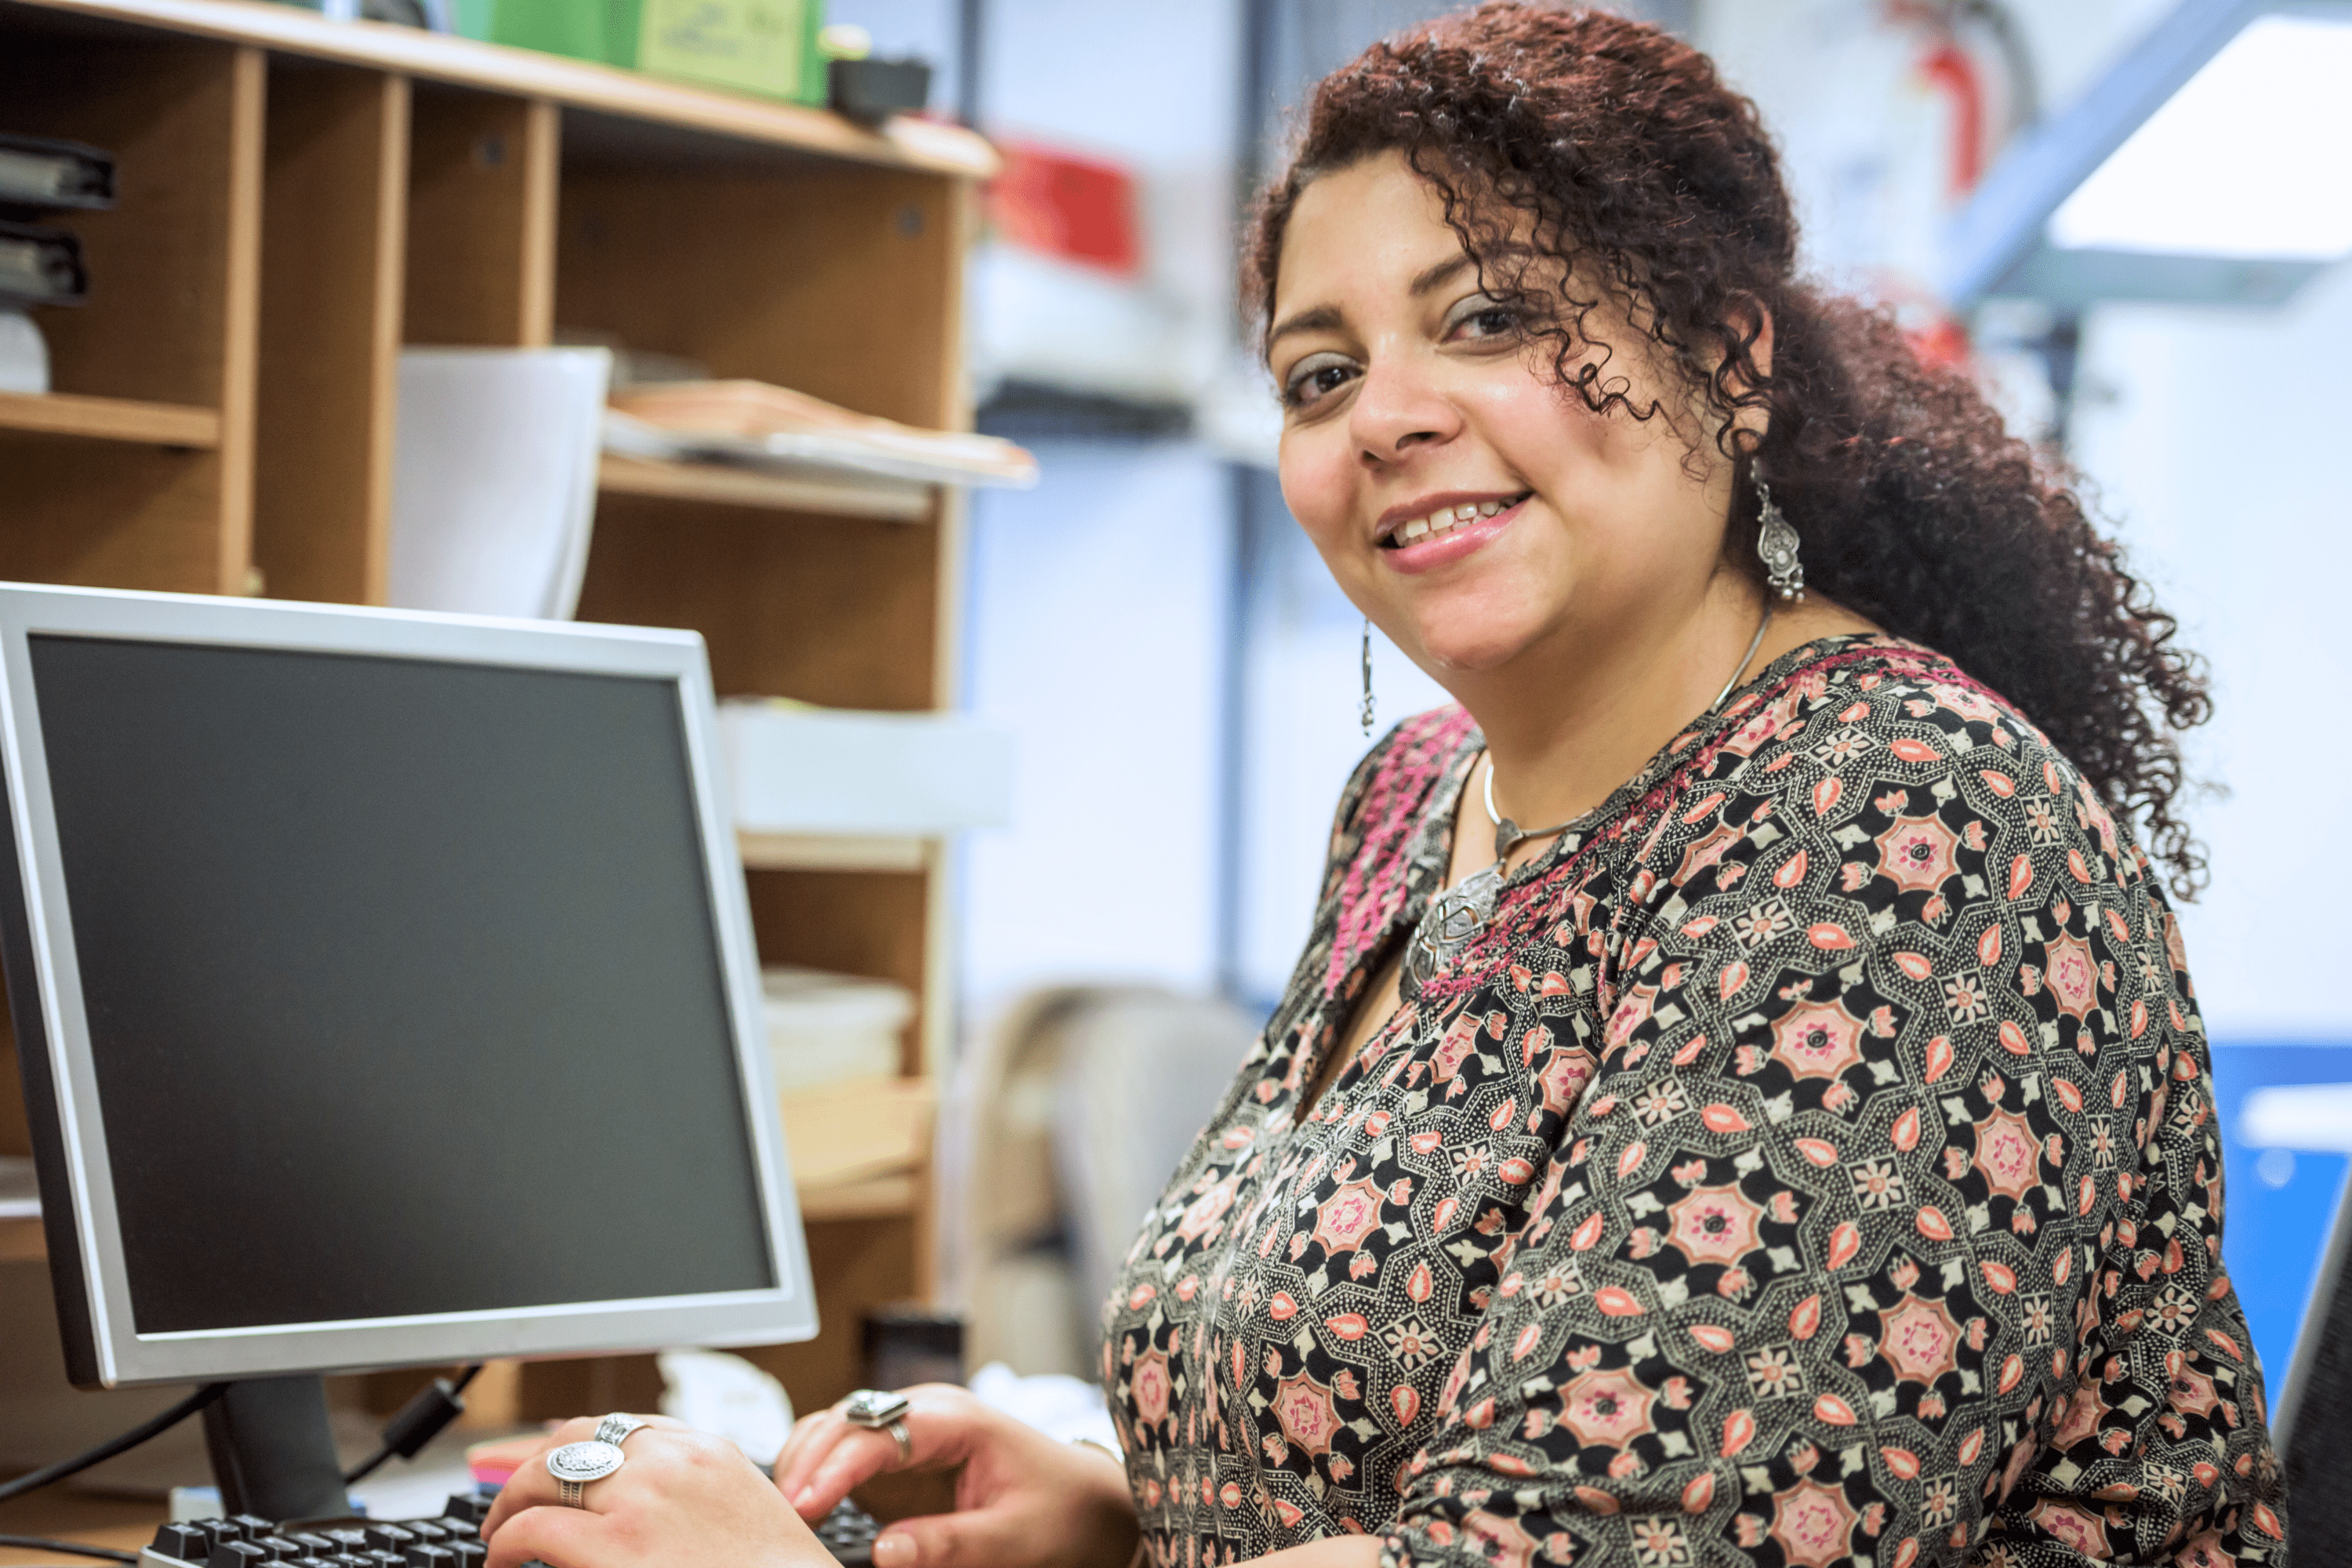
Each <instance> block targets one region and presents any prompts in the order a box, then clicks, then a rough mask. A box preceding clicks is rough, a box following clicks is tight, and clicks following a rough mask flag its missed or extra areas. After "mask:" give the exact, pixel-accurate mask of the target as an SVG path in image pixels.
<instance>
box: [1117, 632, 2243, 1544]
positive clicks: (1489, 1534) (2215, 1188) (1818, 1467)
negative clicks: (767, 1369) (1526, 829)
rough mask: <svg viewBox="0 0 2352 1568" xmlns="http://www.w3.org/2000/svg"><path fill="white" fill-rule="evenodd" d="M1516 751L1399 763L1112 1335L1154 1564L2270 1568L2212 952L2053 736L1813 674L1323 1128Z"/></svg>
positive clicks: (1419, 721)
mask: <svg viewBox="0 0 2352 1568" xmlns="http://www.w3.org/2000/svg"><path fill="white" fill-rule="evenodd" d="M1479 747H1480V740H1479V737H1478V736H1477V734H1476V732H1475V730H1474V729H1473V727H1472V726H1471V724H1470V722H1469V721H1468V719H1467V717H1466V716H1465V715H1464V714H1463V713H1462V712H1461V711H1460V710H1441V711H1438V712H1435V713H1431V714H1424V715H1423V716H1421V717H1419V718H1416V719H1412V720H1409V721H1406V722H1405V723H1404V724H1402V725H1401V726H1399V727H1398V728H1397V730H1395V731H1393V732H1392V733H1391V734H1390V735H1389V736H1388V737H1387V738H1386V739H1385V740H1384V741H1382V742H1381V744H1380V745H1379V746H1378V747H1377V748H1376V749H1375V750H1374V751H1373V752H1372V753H1371V754H1370V756H1368V757H1367V758H1366V759H1365V761H1364V763H1363V764H1362V765H1361V767H1360V768H1359V769H1358V771H1357V773H1356V776H1355V778H1354V779H1353V780H1351V781H1350V783H1349V788H1348V790H1347V793H1346V795H1345V796H1344V797H1343V799H1342V801H1341V805H1340V810H1339V821H1338V826H1337V828H1336V830H1335V834H1334V838H1333V842H1332V849H1331V858H1330V870H1329V873H1328V877H1327V879H1326V881H1325V886H1324V894H1323V899H1322V904H1321V908H1320V910H1318V919H1317V923H1316V927H1315V933H1314V936H1313V938H1312V939H1311V941H1310V942H1309V944H1308V947H1307V952H1306V954H1305V956H1304V957H1303V958H1302V959H1301V961H1300V963H1299V967H1298V971H1297V977H1296V979H1295V980H1294V982H1293V985H1292V989H1291V991H1290V993H1289V994H1288V995H1287V996H1286V998H1285V1000H1284V1002H1283V1004H1282V1005H1281V1007H1280V1008H1279V1010H1278V1011H1277V1012H1276V1015H1275V1016H1274V1018H1273V1020H1272V1022H1271V1023H1270V1024H1269V1025H1268V1026H1267V1029H1266V1032H1265V1037H1263V1039H1262V1040H1261V1041H1260V1042H1259V1044H1258V1046H1257V1047H1256V1049H1255V1051H1254V1052H1253V1053H1252V1055H1251V1056H1250V1057H1249V1058H1248V1059H1247V1060H1246V1061H1245V1062H1244V1066H1243V1068H1242V1070H1241V1073H1240V1076H1239V1077H1238V1079H1236V1080H1235V1082H1234V1087H1233V1089H1232V1090H1231V1091H1230V1092H1229V1094H1228V1095H1227V1097H1226V1099H1225V1100H1224V1102H1223V1105H1222V1106H1221V1107H1220V1108H1219V1110H1218V1111H1217V1113H1216V1115H1215V1116H1214V1118H1213V1120H1212V1121H1211V1122H1210V1124H1209V1126H1208V1127H1207V1129H1206V1130H1205V1131H1203V1132H1202V1135H1201V1138H1200V1141H1199V1142H1198V1143H1197V1144H1196V1145H1195V1146H1194V1148H1193V1150H1192V1153H1191V1154H1190V1155H1189V1156H1188V1157H1187V1159H1186V1160H1185V1163H1184V1164H1183V1165H1182V1167H1181V1169H1180V1170H1179V1172H1178V1173H1177V1174H1176V1176H1175V1178H1174V1179H1173V1181H1172V1182H1171V1184H1170V1185H1169V1187H1168V1190H1167V1192H1166V1193H1165V1194H1163V1196H1162V1198H1161V1200H1160V1204H1159V1205H1158V1207H1157V1208H1156V1209H1155V1211H1154V1212H1153V1214H1152V1215H1150V1218H1149V1219H1148V1220H1147V1222H1146V1225H1145V1226H1144V1229H1143V1233H1142V1235H1141V1236H1140V1237H1139V1238H1138V1239H1137V1242H1136V1245H1135V1247H1134V1250H1133V1252H1132V1253H1131V1255H1130V1256H1129V1260H1128V1264H1127V1269H1126V1273H1125V1276H1124V1278H1123V1279H1121V1281H1120V1283H1119V1285H1118V1289H1117V1290H1116V1291H1115V1293H1114V1294H1113V1296H1112V1298H1111V1300H1109V1302H1108V1303H1107V1305H1106V1308H1105V1312H1104V1320H1103V1322H1104V1329H1105V1336H1104V1346H1103V1367H1102V1370H1103V1375H1104V1381H1105V1384H1106V1386H1107V1387H1108V1389H1109V1390H1110V1393H1111V1400H1112V1408H1113V1410H1114V1412H1115V1414H1116V1415H1117V1416H1118V1421H1119V1423H1120V1426H1121V1428H1122V1432H1123V1436H1125V1439H1126V1447H1127V1453H1128V1464H1129V1474H1130V1477H1131V1479H1132V1480H1133V1482H1134V1486H1135V1490H1136V1495H1137V1498H1138V1500H1139V1507H1140V1509H1141V1511H1142V1520H1143V1527H1144V1532H1145V1539H1146V1541H1147V1542H1148V1543H1149V1545H1150V1550H1151V1552H1152V1554H1153V1556H1154V1557H1155V1558H1156V1560H1157V1561H1158V1562H1159V1563H1160V1564H1162V1565H1163V1568H1178V1565H1180V1564H1181V1568H1200V1565H1202V1564H1203V1563H1233V1562H1239V1561H1244V1560H1246V1559H1249V1558H1254V1557H1257V1556H1261V1555H1263V1554H1265V1553H1266V1552H1271V1551H1276V1550H1279V1549H1281V1548H1283V1547H1286V1546H1291V1545H1297V1544H1299V1543H1301V1542H1307V1541H1311V1540H1315V1539H1318V1538H1320V1537H1323V1536H1327V1535H1330V1534H1334V1533H1338V1532H1341V1531H1359V1532H1369V1533H1371V1534H1374V1535H1378V1536H1381V1537H1382V1538H1383V1539H1384V1540H1385V1542H1386V1552H1385V1557H1386V1560H1387V1561H1388V1562H1390V1563H1446V1564H1454V1565H1459V1568H1470V1565H1472V1564H1497V1565H1502V1568H1532V1565H1533V1564H1536V1563H1559V1564H1565V1563H1588V1564H1596V1565H1597V1564H1602V1563H1607V1564H1621V1563H1622V1564H1627V1565H1632V1568H1685V1565H1690V1564H1702V1563H1707V1564H1713V1563H1725V1564H1729V1563H1740V1564H1746V1563H1764V1564H1779V1565H1785V1568H1831V1565H1833V1564H1842V1563H1850V1564H1855V1565H1858V1568H1859V1565H1864V1564H1867V1565H1868V1568H1910V1565H1912V1564H1914V1563H1962V1562H1969V1563H1996V1564H2002V1565H2004V1568H2011V1565H2013V1568H2028V1565H2032V1568H2041V1565H2043V1564H2060V1563H2065V1564H2078V1563H2084V1562H2085V1561H2090V1562H2131V1563H2182V1564H2204V1563H2281V1562H2283V1561H2284V1523H2283V1521H2282V1517H2281V1515H2282V1513H2283V1506H2282V1503H2281V1500H2280V1492H2279V1483H2278V1473H2277V1465H2276V1462H2275V1459H2274V1458H2273V1453H2272V1449H2271V1447H2270V1443H2269V1440H2268V1437H2267V1436H2266V1433H2265V1427H2264V1414H2263V1391H2262V1374H2261V1371H2260V1369H2259V1368H2258V1367H2257V1366H2256V1364H2255V1363H2254V1359H2253V1355H2252V1345H2251V1342H2250V1341H2249V1339H2248V1337H2247V1333H2246V1327H2245V1322H2244V1320H2243V1318H2242V1315H2241V1313H2240V1311H2239V1309H2238V1304H2237V1300H2236V1297H2235V1295H2234V1294H2233V1293H2232V1291H2231V1288H2230V1283H2229V1280H2228V1279H2227V1277H2226V1275H2225V1274H2224V1273H2223V1272H2222V1269H2221V1263H2220V1253H2221V1245H2220V1244H2221V1212H2220V1211H2221V1189H2220V1176H2221V1155H2220V1145H2219V1142H2218V1133H2217V1129H2216V1126H2215V1121H2214V1114H2213V1107H2212V1100H2211V1096H2210V1086H2209V1083H2208V1071H2209V1068H2208V1059H2207V1053H2206V1047H2205V1042H2204V1038H2203V1035H2202V1032H2201V1027H2200V1023H2199V1020H2198V1016H2197V1012H2196V1006H2195V1003H2194V1002H2193V1000H2192V999H2191V993H2190V989H2189V977H2188V975H2187V973H2185V972H2184V971H2183V969H2182V961H2181V957H2180V947H2179V935H2178V932H2177V931H2176V930H2175V927H2174V923H2173V918H2172V915H2171V913H2170V911H2169V910H2168V908H2167V907H2166V903H2165V900H2164V897H2163V895H2162V893H2161V891H2160V890H2159V889H2158V887H2157V885H2156V882H2155V881H2154V879H2152V877H2151V876H2150V874H2149V870H2148V866H2147V861H2146V860H2145V859H2144V858H2142V857H2141V855H2140V854H2139V852H2138V850H2137V848H2136V847H2134V846H2133V845H2132V844H2131V843H2130V841H2129V838H2128V836H2127V834H2126V831H2125V829H2124V827H2123V826H2122V825H2120V824H2118V823H2117V822H2116V820H2115V819H2114V817H2113V816H2111V815H2110V814H2109V812H2108V811H2107V809H2106V808H2105V805H2102V804H2101V803H2100V802H2099V800H2098V799H2097V798H2096V796H2095V795H2094V794H2093V793H2092V792H2091V791H2090V790H2089V789H2088V788H2087V787H2086V786H2085V785H2084V782H2083V780H2082V778H2081V775H2080V774H2078V773H2076V772H2075V771H2074V769H2073V767H2071V766H2070V765H2069V764H2068V763H2067V762H2066V761H2065V759H2064V758H2063V757H2061V756H2059V755H2058V754H2057V753H2056V752H2054V751H2053V749H2052V748H2051V746H2050V744H2049V742H2047V741H2046V740H2045V739H2044V738H2043V737H2042V735H2041V733H2040V732H2039V731H2036V730H2035V729H2034V728H2033V726H2032V724H2030V723H2029V722H2027V721H2025V720H2024V719H2023V718H2022V717H2021V716H2020V715H2019V714H2018V713H2017V712H2016V711H2015V710H2012V709H2011V708H2010V707H2009V706H2007V705H2006V704H2005V703H2003V702H2001V701H2000V700H1999V699H1997V698H1995V697H1993V696H1991V695H1990V693H1987V692H1986V691H1984V690H1983V689H1981V688H1979V687H1978V686H1976V685H1975V684H1973V683H1972V682H1970V681H1969V679H1968V678H1967V677H1966V676H1964V675H1962V674H1961V673H1960V672H1959V671H1958V670H1957V669H1956V668H1953V667H1952V665H1951V664H1950V663H1949V662H1948V661H1947V660H1945V659H1944V658H1940V657H1939V656H1937V655H1935V654H1933V653H1929V652H1927V651H1926V650H1924V649H1921V648H1917V647H1912V646H1909V645H1907V644H1903V643H1898V642H1894V641H1892V640H1889V639H1885V638H1876V637H1843V638H1835V639H1830V640H1827V641H1824V642H1821V643H1815V644H1813V645H1811V646H1809V647H1805V648H1801V649H1799V650H1797V651H1796V652H1795V653H1792V654H1790V655H1789V656H1788V657H1786V658H1782V659H1780V660H1779V661H1778V662H1776V663H1775V664H1774V665H1773V667H1772V668H1769V670H1767V671H1766V672H1765V673H1764V675H1763V676H1762V677H1761V678H1759V679H1758V680H1757V681H1755V682H1754V683H1753V684H1752V685H1751V686H1749V687H1748V689H1746V690H1745V691H1743V692H1742V693H1741V695H1740V696H1739V697H1738V699H1736V700H1734V701H1733V702H1732V703H1731V704H1730V705H1729V706H1728V707H1727V709H1726V710H1723V711H1721V712H1720V713H1718V714H1716V715H1713V716H1710V717H1709V718H1708V719H1706V721H1702V722H1701V723H1700V724H1698V725H1697V726H1696V727H1694V728H1693V729H1692V730H1691V731H1689V732H1688V733H1685V734H1684V735H1681V736H1679V737H1677V738H1676V739H1675V741H1674V742H1671V743H1670V744H1669V745H1668V746H1667V747H1666V748H1665V749H1664V751H1663V752H1661V753H1660V754H1659V756H1658V757H1657V758H1656V759H1654V761H1653V762H1652V763H1650V765H1649V766H1648V767H1647V768H1645V769H1644V771H1643V773H1641V775H1640V776H1638V777H1637V778H1635V779H1634V780H1633V781H1632V782H1631V783H1629V784H1627V785H1625V786H1624V787H1623V788H1622V790H1620V791H1619V792H1618V793H1617V794H1616V795H1614V796H1613V797H1612V799H1611V800H1610V801H1609V802H1608V803H1607V804H1606V805H1603V806H1602V807H1601V809H1600V810H1599V811H1597V812H1596V813H1594V814H1593V815H1592V816H1590V817H1587V818H1585V819H1583V820H1581V821H1580V823H1579V824H1578V826H1576V828H1575V829H1574V830H1573V831H1571V832H1570V833H1568V834H1566V835H1564V836H1563V837H1561V838H1560V839H1559V842H1558V843H1557V844H1556V845H1555V846H1554V847H1552V849H1551V850H1550V851H1549V853H1548V854H1547V855H1545V856H1544V857H1543V858H1540V859H1539V860H1538V861H1537V862H1535V863H1534V864H1532V865H1530V866H1528V867H1525V868H1522V869H1521V870H1520V871H1519V872H1517V874H1515V875H1514V876H1513V877H1512V878H1511V879H1510V880H1509V882H1508V883H1507V886H1506V889H1505V890H1504V894H1503V898H1502V900H1501V902H1500V904H1499V906H1498V909H1497V913H1496V920H1495V921H1494V923H1493V925H1492V926H1491V927H1490V928H1489V930H1488V931H1487V932H1486V935H1485V936H1484V937H1482V938H1480V939H1477V940H1475V941H1474V942H1472V943H1471V945H1470V946H1469V947H1468V948H1466V949H1465V951H1464V952H1462V953H1460V954H1459V955H1457V957H1456V958H1455V959H1454V962H1453V963H1452V964H1451V965H1450V966H1449V967H1448V968H1446V969H1444V970H1442V971H1440V972H1439V973H1438V975H1437V976H1436V977H1435V979H1434V980H1433V983H1432V984H1430V985H1429V986H1428V987H1426V988H1425V990H1424V992H1423V995H1422V997H1421V999H1420V1001H1419V1002H1418V1003H1417V1004H1409V1005H1406V1006H1405V1007H1403V1008H1402V1010H1401V1011H1400V1012H1399V1013H1398V1015H1397V1016H1396V1017H1395V1018H1394V1019H1393V1020H1391V1023H1390V1024H1389V1025H1388V1026H1386V1027H1385V1028H1383V1029H1382V1030H1381V1032H1380V1033H1379V1034H1378V1035H1377V1036H1375V1037H1373V1038H1372V1039H1371V1040H1370V1042H1369V1043H1368V1044H1367V1045H1366V1046H1365V1047H1363V1048H1362V1050H1361V1051H1360V1052H1359V1053H1358V1055H1357V1056H1356V1057H1355V1058H1354V1059H1353V1060H1351V1061H1349V1062H1348V1063H1347V1064H1346V1065H1345V1066H1344V1067H1343V1068H1341V1070H1340V1072H1339V1077H1338V1078H1337V1079H1335V1080H1334V1081H1333V1083H1332V1085H1331V1088H1330V1089H1329V1090H1328V1092H1327V1093H1326V1094H1325V1096H1324V1097H1323V1099H1322V1100H1321V1102H1320V1103H1319V1104H1318V1105H1316V1106H1315V1107H1313V1109H1312V1110H1309V1111H1307V1113H1305V1114H1304V1115H1302V1114H1301V1113H1300V1109H1299V1105H1300V1099H1301V1095H1302V1090H1303V1088H1304V1086H1305V1085H1306V1084H1307V1083H1309V1082H1311V1081H1312V1078H1313V1075H1314V1072H1315V1069H1316V1068H1317V1065H1318V1058H1319V1057H1320V1056H1321V1054H1322V1053H1324V1052H1326V1051H1328V1050H1329V1049H1331V1048H1333V1042H1334V1041H1335V1040H1336V1039H1337V1038H1338V1037H1339V1036H1340V1034H1341V1032H1342V1031H1343V1030H1344V1029H1345V1028H1346V1026H1347V1024H1348V1022H1349V1016H1350V1014H1351V1013H1352V1011H1353V1010H1354V1008H1355V1007H1356V1005H1357V1004H1358V1002H1359V1001H1360V997H1361V994H1362V993H1363V991H1364V989H1365V987H1366V985H1367V984H1369V982H1370V977H1371V975H1372V973H1374V972H1375V971H1376V970H1377V968H1378V967H1379V965H1380V963H1381V961H1382V960H1383V959H1384V958H1385V957H1386V956H1387V955H1388V954H1389V953H1391V952H1393V951H1394V950H1395V947H1396V944H1397V943H1398V942H1400V941H1401V940H1402V937H1403V935H1404V934H1405V932H1406V931H1408V930H1409V928H1410V925H1411V922H1412V921H1413V920H1414V919H1416V918H1417V917H1418V915H1419V913H1420V911H1421V910H1423V908H1424V907H1425V905H1426V903H1427V900H1429V898H1430V896H1431V895H1432V893H1433V890H1434V889H1437V888H1438V887H1439V885H1440V884H1441V881H1442V879H1443V875H1444V867H1445V865H1446V863H1447V858H1448V855H1449V852H1450V842H1451V831H1452V829H1451V823H1452V820H1453V816H1454V807H1455V805H1456V804H1457V802H1458V801H1459V799H1460V792H1461V790H1462V787H1463V784H1464V782H1465V779H1466V778H1468V777H1469V776H1470V773H1471V769H1472V766H1473V764H1474V763H1475V758H1476V755H1477V752H1478V750H1479Z"/></svg>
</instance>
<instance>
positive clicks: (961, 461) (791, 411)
mask: <svg viewBox="0 0 2352 1568" xmlns="http://www.w3.org/2000/svg"><path fill="white" fill-rule="evenodd" d="M604 449H605V450H606V451H608V452H613V453H615V454H618V455H620V456H622V457H629V458H650V459H653V460H656V461H670V462H696V461H700V462H725V463H745V464H751V465H754V466H756V467H760V468H781V469H786V470H793V471H806V470H809V469H813V468H814V469H828V468H829V469H835V470H839V469H848V470H850V471H851V472H854V473H862V474H878V475H881V476H883V477H885V478H887V479H916V480H919V481H921V482H923V483H926V484H948V485H1003V486H1010V487H1012V488H1013V489H1026V488H1028V487H1029V486H1031V485H1034V484H1035V483H1036V482H1037V459H1036V458H1033V457H1031V456H1030V455H1029V454H1028V453H1027V452H1026V451H1024V450H1023V449H1022V448H1021V447H1016V446H1014V445H1013V443H1012V442H1010V441H1006V440H1003V439H1001V438H999V437H994V436H974V435H971V434H969V433H966V432H961V431H953V430H921V429H918V428H916V427H915V426H911V425H900V424H898V423H897V422H896V421H894V420H889V419H877V418H875V417H873V416H870V415H865V414H853V413H851V412H850V411H849V410H848V409H846V408H843V407H841V406H839V405H835V404H831V403H827V402H825V401H824V399H823V398H821V397H811V396H810V395H808V394H806V393H804V392H793V391H792V390H790V389H789V388H786V387H782V386H770V385H768V384H766V383H764V382H758V381H668V382H644V383H639V384H635V385H633V386H628V387H625V388H622V389H620V390H617V391H615V392H614V394H613V398H612V407H611V408H610V409H609V410H607V412H606V414H605V416H604Z"/></svg>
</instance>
